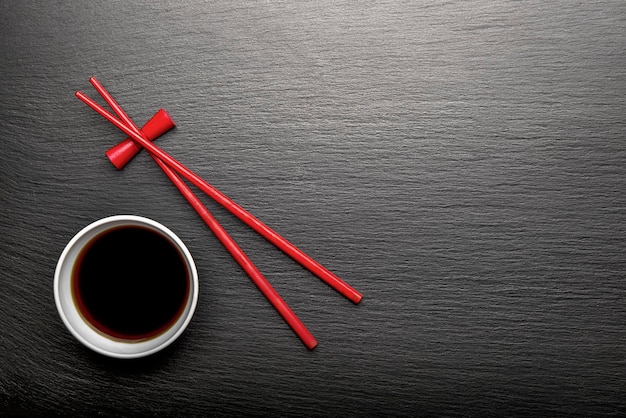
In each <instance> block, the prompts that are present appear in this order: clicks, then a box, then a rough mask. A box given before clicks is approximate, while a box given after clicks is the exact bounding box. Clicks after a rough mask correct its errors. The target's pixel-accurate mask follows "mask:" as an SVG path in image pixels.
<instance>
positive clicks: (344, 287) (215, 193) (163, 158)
mask: <svg viewBox="0 0 626 418" xmlns="http://www.w3.org/2000/svg"><path fill="white" fill-rule="evenodd" d="M89 81H90V82H91V84H92V85H93V86H94V88H95V89H96V91H97V92H98V93H99V94H100V95H101V96H102V98H103V99H104V100H105V101H106V103H107V104H108V105H109V106H110V107H111V109H112V110H113V111H114V112H115V114H117V116H118V118H116V117H115V116H114V115H112V114H111V113H109V112H108V111H107V110H106V109H104V108H103V107H102V106H100V105H99V104H98V103H96V102H95V101H93V100H92V99H90V98H89V97H87V96H86V95H85V94H83V93H82V92H80V91H77V92H76V97H78V98H79V99H80V100H82V101H83V102H84V103H85V104H87V105H88V106H89V107H91V108H92V109H93V110H95V111H96V112H97V113H99V114H100V115H102V116H103V117H104V118H105V119H107V120H108V121H109V122H111V123H112V124H113V125H115V126H116V127H117V128H119V129H120V130H121V131H123V132H124V133H125V134H126V135H128V136H129V137H130V139H131V140H132V142H133V143H134V145H133V144H131V146H134V147H136V150H139V148H138V147H142V148H144V149H146V151H148V153H149V154H150V156H151V157H152V158H153V159H154V161H155V162H156V163H157V164H158V165H159V167H161V169H162V170H163V172H164V173H165V174H166V175H167V177H169V179H170V180H171V181H172V183H174V185H175V186H176V187H177V188H178V190H179V191H180V193H181V194H182V195H183V196H184V197H185V199H187V201H188V202H189V203H190V204H191V206H192V207H193V208H194V209H195V210H196V212H197V213H198V215H200V217H201V218H202V220H203V221H204V223H205V224H206V225H207V226H208V227H209V229H210V230H211V231H212V232H213V233H214V234H215V236H216V237H217V239H218V240H219V241H220V242H221V243H222V245H223V246H224V247H225V248H226V250H227V251H228V252H229V253H230V254H231V255H232V257H233V258H234V259H235V261H236V262H237V263H238V264H239V265H240V266H241V268H242V269H243V270H244V271H245V272H246V273H247V274H248V276H249V277H250V279H251V280H252V281H253V282H254V284H255V285H256V286H257V287H258V288H259V290H260V291H261V293H263V295H264V296H265V297H266V298H267V299H268V301H269V302H270V303H271V304H272V306H274V308H275V309H276V310H277V311H278V313H279V314H280V315H281V316H282V317H283V319H284V320H285V322H287V324H288V325H289V326H290V327H291V328H292V329H293V331H294V332H295V333H296V335H297V336H298V337H299V338H300V339H301V340H302V342H303V343H304V345H306V346H307V348H309V349H310V350H312V349H313V348H315V347H316V346H317V340H316V339H315V337H314V336H313V335H312V334H311V333H310V332H309V330H308V329H307V328H306V326H305V325H304V324H303V323H302V321H300V319H299V318H298V317H297V316H296V314H295V313H294V312H293V311H292V310H291V308H290V307H289V306H288V305H287V303H286V302H285V301H284V300H283V299H282V298H281V297H280V295H279V294H278V292H276V290H275V289H274V288H273V287H272V285H271V284H270V283H269V282H268V281H267V279H266V278H265V277H263V275H262V274H261V272H260V271H259V270H258V268H257V267H256V266H255V265H254V263H253V262H252V261H251V260H250V259H249V258H248V256H247V255H246V254H245V253H244V252H243V250H242V249H241V248H240V247H239V245H237V243H236V242H235V240H233V238H232V237H231V236H230V235H229V234H228V233H227V232H226V230H224V228H223V227H222V226H221V225H220V224H219V222H218V221H217V220H216V219H215V217H213V215H212V214H211V213H210V212H209V210H208V209H207V208H206V207H205V206H204V205H203V204H202V203H201V202H200V200H199V199H198V197H197V196H196V195H195V194H194V192H193V191H192V190H191V189H190V188H189V186H187V184H186V183H185V182H184V181H183V179H182V178H181V176H182V177H184V178H185V179H187V180H188V181H189V182H190V183H192V184H193V185H195V186H196V187H198V188H199V189H200V190H202V191H203V192H204V193H206V194H207V195H208V196H209V197H211V198H213V199H214V200H215V201H216V202H217V203H219V204H220V205H222V206H223V207H224V208H226V209H227V210H228V211H229V212H231V213H232V214H233V215H235V216H236V217H237V218H239V219H240V220H241V221H243V222H244V223H245V224H246V225H248V226H249V227H251V228H252V229H253V230H254V231H256V232H257V233H259V234H260V235H262V236H263V237H265V238H266V239H267V240H268V241H269V242H271V243H272V244H274V245H275V246H276V247H278V248H279V249H280V250H282V251H283V252H284V253H285V254H287V255H289V256H290V257H291V258H293V259H294V260H295V261H297V262H298V263H300V264H301V265H302V266H303V267H305V268H306V269H308V270H309V271H311V272H312V273H313V274H315V275H316V276H318V277H319V278H320V279H321V280H323V281H324V282H326V283H327V284H328V285H330V286H331V287H332V288H333V289H335V290H336V291H338V292H339V293H341V294H342V295H343V296H345V297H346V298H347V299H349V300H350V301H352V302H353V303H359V302H360V301H361V298H362V295H361V294H360V293H359V292H358V291H357V290H355V289H354V288H352V287H351V286H350V285H348V284H347V283H345V282H344V281H343V280H341V279H340V278H339V277H337V276H336V275H335V274H333V273H331V272H330V271H329V270H327V269H326V268H325V267H324V266H322V265H321V264H319V263H318V262H317V261H315V260H313V259H312V258H311V257H309V256H308V255H306V254H305V253H304V252H303V251H301V250H300V249H298V248H297V247H296V246H295V245H293V244H291V243H290V242H289V241H287V240H286V239H285V238H283V237H281V236H280V235H279V234H278V233H277V232H275V231H274V230H272V229H271V228H270V227H268V226H267V225H265V224H264V223H263V222H261V221H260V220H258V219H257V218H255V217H254V216H253V215H252V214H250V213H249V212H247V211H246V210H245V209H243V208H242V207H241V206H239V205H238V204H237V203H235V202H234V201H232V200H231V199H230V198H228V197H227V196H226V195H225V194H223V193H222V192H220V191H219V190H217V189H216V188H215V187H213V186H211V185H210V184H209V183H207V182H206V181H205V180H203V179H202V178H201V177H200V176H198V175H197V174H196V173H194V172H193V171H191V170H190V169H188V168H187V167H185V166H184V165H182V164H181V163H179V162H178V161H177V160H175V159H174V158H172V157H171V156H170V155H169V154H167V153H166V152H165V151H163V150H162V149H161V148H159V147H158V146H156V145H154V144H153V143H152V142H150V139H154V135H155V134H153V135H148V134H147V133H146V132H144V130H140V129H139V128H137V126H136V125H135V124H134V122H133V121H132V120H131V119H130V118H129V117H128V115H127V114H126V113H125V112H124V110H123V109H122V108H121V107H120V105H118V104H117V102H116V101H115V100H114V99H113V97H112V96H111V95H110V94H109V93H108V92H107V91H106V90H105V89H104V87H102V85H101V84H100V83H99V82H98V80H96V79H95V78H94V77H92V78H90V79H89ZM172 126H173V124H172ZM145 128H146V127H145V126H144V128H143V129H145ZM151 136H153V137H151ZM156 136H158V133H157V134H156ZM116 166H117V164H116ZM122 166H123V164H122ZM118 168H120V167H119V166H118Z"/></svg>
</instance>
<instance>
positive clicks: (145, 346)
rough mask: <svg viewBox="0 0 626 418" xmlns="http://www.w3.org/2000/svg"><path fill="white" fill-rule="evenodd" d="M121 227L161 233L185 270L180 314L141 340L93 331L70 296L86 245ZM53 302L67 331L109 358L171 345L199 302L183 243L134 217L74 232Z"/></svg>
mask: <svg viewBox="0 0 626 418" xmlns="http://www.w3.org/2000/svg"><path fill="white" fill-rule="evenodd" d="M120 226H142V227H144V228H149V229H152V230H153V231H156V232H158V233H160V234H161V235H162V236H163V237H165V238H166V239H168V240H169V241H170V242H171V243H172V244H173V245H174V246H175V247H176V248H178V250H179V251H180V253H181V254H182V255H183V258H184V260H185V264H186V266H187V269H188V274H187V277H188V278H189V292H188V295H187V300H186V305H185V308H184V310H183V313H182V314H181V315H180V317H179V318H178V320H177V321H176V322H175V323H173V324H172V325H171V326H170V327H169V328H168V329H167V330H165V331H164V332H162V333H160V334H159V335H157V336H155V337H153V338H149V339H147V340H141V341H125V340H122V339H117V338H113V337H110V336H107V335H106V334H104V333H102V332H100V331H98V330H96V329H95V328H94V327H93V326H91V325H90V324H89V323H87V322H86V321H85V319H84V318H83V316H82V315H81V314H80V312H79V310H78V308H77V306H76V304H75V302H74V298H73V296H72V273H73V269H74V266H75V265H76V261H77V258H78V257H79V255H80V253H81V251H82V250H83V248H85V246H86V245H87V244H89V242H90V241H91V240H92V239H93V238H94V237H96V236H98V235H99V234H101V233H103V232H104V231H107V230H109V229H111V228H118V227H120ZM54 299H55V302H56V305H57V308H58V310H59V315H60V316H61V319H62V320H63V322H64V323H65V326H66V327H67V329H69V330H70V332H71V333H72V334H73V335H74V337H76V338H77V339H78V341H80V342H81V343H83V344H84V345H85V346H87V347H89V348H90V349H92V350H94V351H96V352H98V353H100V354H104V355H106V356H110V357H116V358H126V359H129V358H137V357H144V356H147V355H150V354H153V353H156V352H157V351H159V350H162V349H163V348H165V347H167V346H168V345H170V344H171V343H172V342H174V340H176V338H178V337H179V336H180V335H181V334H182V333H183V331H184V330H185V328H186V327H187V325H188V324H189V322H190V321H191V318H192V317H193V314H194V311H195V309H196V304H197V302H198V272H197V270H196V265H195V263H194V261H193V258H192V257H191V253H190V252H189V250H188V249H187V247H186V246H185V244H184V243H183V242H182V241H181V240H180V238H178V237H177V236H176V235H175V234H174V233H173V232H172V231H171V230H169V229H168V228H167V227H165V226H164V225H162V224H160V223H158V222H156V221H153V220H152V219H148V218H144V217H141V216H134V215H116V216H111V217H108V218H104V219H100V220H98V221H96V222H94V223H92V224H90V225H88V226H86V227H85V228H83V229H82V230H81V231H80V232H79V233H77V234H76V235H75V236H74V237H73V238H72V239H71V240H70V242H69V243H68V244H67V246H66V247H65V249H64V250H63V253H62V254H61V257H60V258H59V261H58V263H57V267H56V271H55V274H54Z"/></svg>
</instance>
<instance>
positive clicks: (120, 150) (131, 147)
mask: <svg viewBox="0 0 626 418" xmlns="http://www.w3.org/2000/svg"><path fill="white" fill-rule="evenodd" d="M174 126H176V125H175V124H174V121H173V120H172V118H171V117H170V115H169V114H168V113H167V112H166V111H165V109H159V110H158V111H157V112H156V113H155V114H154V116H152V117H151V118H150V120H149V121H148V122H146V124H145V125H143V126H142V127H141V132H142V133H143V135H144V136H145V137H146V139H148V140H149V141H154V140H155V139H156V138H158V137H159V136H161V135H163V134H164V133H165V132H167V131H169V130H170V129H172V128H173V127H174ZM139 151H141V147H139V146H137V145H136V144H135V142H134V141H133V140H132V139H130V138H126V139H125V140H123V141H122V142H120V143H119V144H117V145H115V146H114V147H111V148H109V149H108V150H107V152H106V156H107V158H108V159H109V161H111V163H112V164H113V165H114V166H115V167H116V168H117V169H118V170H121V169H122V168H124V166H125V165H126V164H127V163H128V162H129V161H130V160H132V159H133V157H134V156H135V154H137V153H138V152H139Z"/></svg>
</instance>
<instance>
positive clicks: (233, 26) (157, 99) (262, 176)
mask: <svg viewBox="0 0 626 418" xmlns="http://www.w3.org/2000/svg"><path fill="white" fill-rule="evenodd" d="M0 35H1V38H0V39H1V44H0V53H1V56H0V57H1V59H0V76H1V82H0V120H1V122H2V131H1V133H0V139H1V142H0V144H1V149H0V192H1V198H2V199H1V209H2V216H1V217H0V237H1V240H0V254H1V256H0V273H1V274H0V324H2V332H1V333H0V415H13V414H24V415H47V414H51V413H56V414H63V415H97V414H100V415H102V414H105V415H120V416H124V415H129V416H130V415H132V416H138V415H155V416H169V415H176V416H188V415H198V416H200V415H215V416H226V415H279V416H378V415H387V416H433V415H461V416H599V415H605V416H617V415H622V416H623V415H624V414H626V402H625V401H624V396H623V394H624V392H625V389H626V304H625V302H626V278H625V273H626V257H625V255H624V252H625V250H626V236H625V232H626V196H625V193H624V190H625V186H626V142H625V138H624V137H625V134H626V126H625V123H624V113H625V110H626V79H625V68H626V65H625V64H626V50H625V45H626V3H624V2H621V1H598V2H582V3H579V2H568V1H556V2H543V1H525V2H509V1H500V0H499V1H495V2H486V1H478V2H461V1H450V2H434V1H423V2H410V1H385V2H372V3H367V2H366V3H360V2H357V3H354V2H329V1H320V2H307V3H300V2H295V1H285V2H274V1H267V2H262V1H258V2H257V1H254V2H243V3H237V2H234V3H233V2H227V1H215V2H201V1H189V2H173V1H172V2H165V1H157V2H148V1H139V2H133V3H123V2H97V3H92V4H89V3H84V2H64V1H50V2H35V1H30V2H29V1H24V2H1V4H0ZM92 75H93V76H97V77H98V78H99V80H100V81H101V82H102V83H103V84H104V85H105V86H106V87H107V88H108V89H109V90H110V91H111V93H112V94H113V95H114V96H115V97H116V98H117V100H118V101H119V102H120V104H122V106H123V107H124V108H125V109H126V110H127V112H128V113H129V114H130V116H131V117H133V118H134V119H135V120H136V122H137V123H143V122H144V121H145V120H147V119H148V118H149V117H150V116H151V115H152V114H153V113H154V112H155V111H156V110H157V109H158V108H160V107H164V108H166V109H167V110H168V111H169V112H170V114H171V115H172V117H173V118H174V120H175V121H176V122H177V124H178V126H177V128H176V129H175V130H173V131H172V132H170V133H168V134H167V135H166V136H164V137H162V138H160V139H159V140H158V143H159V145H161V146H162V147H163V148H164V149H165V150H166V151H168V152H170V153H171V154H172V155H174V156H175V157H177V158H178V159H179V160H181V161H182V162H183V163H185V164H186V165H188V166H189V167H190V168H192V169H193V170H195V171H197V172H198V173H199V174H200V175H202V176H204V177H205V178H206V179H207V180H209V181H210V182H211V183H212V184H214V185H215V186H216V187H218V188H219V189H220V190H222V191H223V192H224V193H226V194H227V195H229V196H230V197H232V198H233V199H234V200H235V201H237V202H238V203H240V204H241V205H242V206H244V207H245V208H246V209H248V210H249V211H251V212H252V213H254V214H255V215H256V216H257V217H259V218H260V219H262V220H263V221H264V222H266V223H267V224H269V225H270V226H272V227H273V228H274V229H276V230H277V231H278V232H280V233H281V234H283V235H284V236H285V237H287V238H288V239H290V240H291V241H292V242H293V243H295V244H296V245H298V246H300V247H301V248H302V249H303V250H305V251H306V252H308V253H309V254H310V255H311V256H313V257H314V258H315V259H317V260H318V261H320V262H321V263H322V264H324V265H325V266H327V267H328V268H329V269H330V270H332V271H334V272H335V273H337V274H338V275H339V276H340V277H342V278H344V279H345V280H346V281H348V282H349V283H351V284H352V285H353V286H355V287H356V288H357V289H359V290H360V291H361V292H362V293H363V294H364V299H363V302H362V303H361V304H360V305H353V304H351V303H350V302H348V301H347V300H345V299H343V298H342V297H341V296H339V295H338V294H337V293H335V292H334V291H333V290H332V289H330V288H329V287H328V286H326V285H325V284H323V283H322V282H320V281H319V280H318V279H316V278H315V277H314V276H313V275H311V274H310V273H309V272H307V271H305V270H303V269H302V268H301V267H300V266H299V265H297V264H296V263H294V262H293V261H291V260H290V259H288V258H287V257H286V256H284V255H283V254H282V253H280V252H279V251H278V250H276V249H275V248H274V247H272V246H271V245H270V244H269V243H267V242H266V241H264V240H263V239H262V238H260V237H258V236H257V235H256V234H255V233H254V232H252V231H251V230H249V229H248V228H247V227H245V226H243V225H241V224H240V223H239V221H237V220H236V219H234V218H233V216H231V215H230V214H228V213H227V212H225V211H224V210H223V209H221V208H219V207H216V205H215V204H214V203H213V202H210V201H209V199H206V203H207V206H208V207H209V208H210V209H211V210H212V211H213V212H214V214H215V215H216V217H218V218H219V220H220V221H221V222H222V223H223V225H224V226H225V227H226V229H227V230H228V231H230V232H231V233H232V235H233V236H234V238H235V239H236V240H237V241H238V242H239V243H240V245H241V246H242V247H243V248H244V250H245V251H247V253H248V254H249V256H250V257H251V258H252V260H253V261H254V262H255V263H257V265H258V266H259V268H260V269H261V271H262V272H263V273H264V274H265V275H266V277H267V278H268V279H269V280H270V282H271V283H272V284H273V285H274V286H275V287H276V289H277V290H278V291H279V292H280V293H281V295H282V296H283V297H284V299H285V300H286V301H287V302H288V303H289V304H290V305H291V307H292V308H293V309H294V310H295V311H296V312H297V313H298V315H299V316H300V318H301V319H302V320H303V321H304V322H305V324H307V325H308V326H309V328H310V330H311V331H312V332H313V334H314V335H315V336H316V337H317V338H318V339H319V340H320V345H319V347H318V348H316V349H315V350H314V351H312V352H309V351H308V350H306V348H305V347H304V346H303V345H302V344H301V343H300V342H299V340H298V339H297V337H296V336H295V335H294V334H293V333H292V332H291V330H290V329H289V328H288V327H287V325H286V324H285V323H284V322H283V321H282V319H281V318H280V317H279V316H278V315H277V314H276V313H275V312H274V310H273V309H272V308H271V306H270V305H269V303H268V302H267V301H266V300H265V299H264V298H263V297H262V296H261V294H260V293H259V292H258V290H257V289H256V288H255V287H254V285H253V284H252V283H251V282H250V280H249V279H248V278H247V277H246V275H245V274H244V273H243V272H242V271H241V269H240V268H239V267H238V266H237V265H236V263H235V262H234V261H233V260H232V259H231V258H230V256H229V255H228V254H227V253H226V251H225V250H224V249H223V248H222V247H221V246H220V244H219V243H218V242H217V240H216V239H215V238H214V237H213V236H212V235H211V233H210V231H209V230H208V229H207V228H206V227H205V226H204V224H203V223H202V221H201V220H200V218H199V217H198V216H197V215H196V214H195V213H194V212H193V210H192V209H190V208H189V207H188V205H187V204H186V203H185V201H184V200H183V198H182V197H180V196H179V195H178V194H177V192H176V190H175V189H174V187H173V186H172V185H170V184H169V183H168V180H167V179H166V178H165V176H163V175H162V173H160V172H159V169H158V168H157V167H156V166H155V165H154V164H153V163H152V161H151V160H150V159H149V157H148V156H147V155H146V154H145V153H143V154H141V155H139V156H138V157H137V158H136V159H135V160H134V161H132V162H131V163H130V164H129V166H128V167H127V168H126V169H124V170H123V171H117V170H115V169H114V168H113V167H112V166H111V165H110V164H109V163H108V161H107V160H106V158H105V157H104V154H103V153H104V151H105V150H106V149H107V148H108V147H110V146H112V145H113V144H115V143H116V142H118V141H119V140H121V139H122V137H123V136H122V135H121V134H120V133H119V132H118V131H117V130H116V129H115V128H113V127H112V126H110V125H109V124H108V123H107V122H105V121H104V120H103V119H101V118H100V117H99V116H98V115H96V114H95V113H93V112H92V111H91V110H89V109H88V108H87V107H86V106H84V105H83V104H82V103H80V102H79V101H78V100H77V99H76V98H75V97H74V96H73V94H74V92H75V91H76V90H83V91H85V92H86V93H87V94H88V95H90V96H92V97H96V96H97V94H96V93H95V92H94V91H93V89H91V88H90V85H89V83H88V78H89V77H90V76H92ZM127 213H128V214H137V215H142V216H147V217H150V218H153V219H155V220H157V221H159V222H162V223H164V224H165V225H167V226H168V227H170V228H171V229H172V230H174V232H176V233H177V234H178V235H179V236H180V237H181V238H182V239H183V240H184V241H185V243H186V244H187V245H188V247H189V248H190V250H191V252H192V254H193V255H194V257H195V259H196V262H197V265H198V269H199V273H200V283H201V291H200V298H199V306H198V309H197V311H196V315H195V316H194V319H193V321H192V323H191V324H190V326H189V328H188V329H187V331H186V332H185V334H184V335H183V336H182V337H181V338H180V339H179V340H178V341H177V342H176V343H175V344H174V345H173V346H171V347H170V348H169V349H168V350H166V351H165V352H163V353H160V354H158V355H155V356H153V357H150V358H147V359H143V360H137V361H117V360H113V359H108V358H104V357H102V356H99V355H97V354H95V353H92V352H90V351H89V350H87V349H85V348H83V347H82V346H81V345H80V344H79V343H78V342H77V341H76V340H75V339H74V338H73V337H72V336H71V335H70V334H69V332H68V331H67V330H66V329H65V328H64V326H63V324H62V322H61V320H60V318H59V316H58V314H57V311H56V308H55V305H54V298H53V294H52V279H53V273H54V268H55V264H56V261H57V258H58V257H59V255H60V253H61V251H62V249H63V247H64V246H65V244H66V243H67V242H68V241H69V240H70V238H71V237H72V236H73V235H74V234H75V233H76V232H77V231H78V230H80V229H81V228H82V227H83V226H85V225H87V224H88V223H90V222H92V221H94V220H96V219H99V218H102V217H105V216H109V215H113V214H127Z"/></svg>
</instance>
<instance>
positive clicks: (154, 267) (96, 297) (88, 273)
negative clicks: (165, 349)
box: [72, 226, 189, 340]
mask: <svg viewBox="0 0 626 418" xmlns="http://www.w3.org/2000/svg"><path fill="white" fill-rule="evenodd" d="M72 290H73V294H74V301H75V303H76V304H77V306H78V309H79V311H80V312H81V314H82V315H83V317H84V318H85V319H86V320H87V321H88V322H89V323H90V324H91V325H92V326H94V327H95V328H97V329H98V330H100V331H101V332H103V333H105V334H108V335H110V336H112V337H116V338H121V339H131V340H138V339H146V338H151V337H154V336H156V335H159V334H160V333H162V332H163V331H165V330H166V329H167V328H168V327H169V326H171V325H172V324H173V323H174V322H176V320H177V319H178V318H179V317H180V315H181V314H182V312H183V310H184V308H185V301H186V299H187V294H188V292H189V275H188V272H187V267H186V265H185V261H184V258H183V255H182V254H181V252H180V250H179V249H178V248H177V247H176V246H174V245H173V244H172V243H171V242H170V241H169V240H168V239H167V238H166V237H164V236H163V235H161V234H160V233H159V232H157V231H153V230H151V229H148V228H145V227H139V226H123V227H119V228H114V229H111V230H109V231H106V232H104V233H102V234H101V235H99V236H97V237H96V238H94V239H93V240H92V241H91V242H90V243H89V244H88V245H87V246H86V247H85V249H84V250H83V251H82V253H81V255H80V256H79V258H78V261H77V263H76V265H75V266H74V271H73V275H72Z"/></svg>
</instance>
